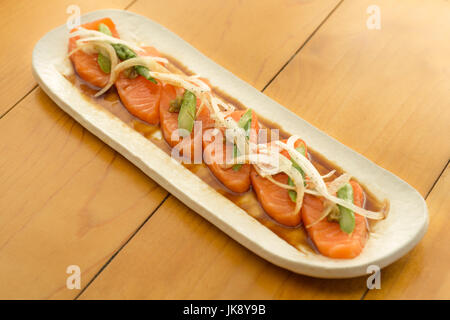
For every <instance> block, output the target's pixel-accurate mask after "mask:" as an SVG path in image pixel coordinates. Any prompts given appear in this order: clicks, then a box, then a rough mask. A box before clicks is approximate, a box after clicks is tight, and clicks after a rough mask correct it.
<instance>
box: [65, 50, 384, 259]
mask: <svg viewBox="0 0 450 320" xmlns="http://www.w3.org/2000/svg"><path fill="white" fill-rule="evenodd" d="M167 58H168V59H169V61H170V62H171V63H170V67H169V69H170V70H171V71H172V72H179V73H184V74H192V73H191V72H190V71H189V70H187V69H186V68H184V67H183V66H182V65H181V64H180V63H179V62H177V61H176V60H174V59H172V58H170V57H167ZM67 79H68V80H69V81H70V82H71V83H72V84H73V85H74V86H75V87H77V88H78V89H79V90H80V91H81V92H83V93H84V95H85V97H86V99H88V100H89V101H90V102H91V104H93V105H95V106H97V107H99V108H102V109H105V110H107V111H108V112H110V113H111V114H112V115H114V116H116V117H118V118H119V119H121V120H122V121H123V122H125V123H126V124H127V125H129V126H130V127H131V128H133V129H134V130H136V131H137V132H139V133H140V134H142V135H143V136H144V137H146V138H147V139H148V140H150V141H151V142H152V143H154V144H155V145H156V146H157V147H159V148H160V149H161V150H163V151H164V152H166V153H167V154H168V155H170V154H171V148H170V146H169V145H168V144H167V143H166V141H165V140H164V137H163V135H162V132H161V129H160V127H159V126H158V125H150V124H148V123H146V122H144V121H142V120H140V119H138V118H136V117H135V116H133V115H132V114H130V113H129V112H128V110H127V109H126V108H125V107H124V105H123V104H122V103H121V101H120V99H119V95H118V93H117V91H116V89H115V88H114V87H113V88H111V89H110V90H109V91H108V92H106V93H105V94H104V95H103V96H101V97H99V98H94V94H95V93H96V92H97V90H98V89H97V88H93V87H92V86H90V85H89V84H87V83H86V82H85V81H84V80H82V79H81V78H80V77H78V76H77V75H72V76H70V77H67ZM213 91H214V93H215V94H216V95H218V96H220V97H221V98H222V99H223V100H225V101H226V102H227V103H230V104H232V105H234V106H235V107H236V108H237V109H244V108H245V107H244V106H243V105H242V104H241V103H240V102H239V101H237V100H236V99H234V98H232V97H229V96H227V95H226V94H225V93H223V92H221V91H220V90H218V89H217V88H214V89H213ZM258 119H259V122H260V126H261V127H262V128H265V129H268V130H271V129H278V130H279V132H280V139H283V138H287V137H289V134H287V133H286V132H284V131H283V130H282V129H281V128H280V127H279V126H278V125H277V124H274V123H272V122H270V121H269V120H266V119H264V118H261V117H260V116H258ZM268 137H270V134H268ZM308 154H309V158H310V160H311V162H312V163H313V165H314V166H315V167H316V168H317V170H318V171H319V172H320V173H321V174H326V173H328V172H330V171H331V170H336V172H335V174H334V175H333V177H332V178H335V177H337V176H339V175H340V174H342V173H343V170H342V169H341V168H340V167H338V166H337V165H335V164H334V163H332V162H331V161H329V160H327V159H326V158H325V157H323V156H322V155H321V154H319V153H317V152H315V151H314V150H312V149H311V148H309V146H308ZM183 165H184V166H185V167H186V168H187V169H188V170H190V171H191V172H192V173H193V174H195V175H197V176H198V177H199V178H200V179H202V180H203V181H204V182H206V183H207V184H208V185H209V186H211V187H212V188H214V189H215V190H216V191H217V192H219V193H220V194H222V195H223V196H225V197H227V198H228V199H229V200H230V201H232V202H233V203H234V204H236V205H237V206H238V207H240V208H241V209H243V210H244V211H246V212H247V213H248V214H249V215H251V216H252V217H254V218H255V219H257V220H258V221H259V222H260V223H262V224H263V225H265V226H266V227H267V228H269V229H270V230H272V231H273V232H274V233H275V234H276V235H278V236H279V237H280V238H282V239H284V240H285V241H286V242H288V243H289V244H291V245H292V246H294V247H295V248H297V249H298V250H300V251H301V252H304V253H317V251H316V249H315V247H314V244H313V243H312V241H311V239H310V238H309V237H308V234H307V232H306V230H305V228H304V227H303V225H299V226H297V227H287V226H284V225H281V224H279V223H277V222H276V221H275V220H273V219H272V218H271V217H270V216H268V215H267V213H266V212H265V211H264V209H263V208H262V206H261V205H260V203H259V201H258V199H257V197H256V195H255V193H254V192H253V190H252V189H250V190H249V191H247V192H245V193H234V192H232V191H230V190H228V189H227V188H226V187H224V186H223V185H222V183H220V182H219V181H218V180H217V179H216V177H215V176H214V175H213V174H212V173H211V172H210V171H209V169H208V167H207V166H206V165H205V164H204V163H202V164H183ZM332 178H330V179H332ZM362 187H363V190H364V196H365V203H364V208H366V209H368V210H372V211H378V210H380V209H381V208H382V207H383V206H384V205H385V204H383V203H381V202H380V201H379V200H378V199H377V198H376V197H375V196H374V195H373V194H372V193H370V192H369V191H368V190H367V188H366V187H365V186H364V185H362ZM370 223H371V224H372V223H374V222H373V221H371V222H370Z"/></svg>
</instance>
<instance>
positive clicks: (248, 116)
mask: <svg viewBox="0 0 450 320" xmlns="http://www.w3.org/2000/svg"><path fill="white" fill-rule="evenodd" d="M251 123H252V109H248V110H247V111H246V112H245V113H244V114H243V115H242V116H241V118H240V119H239V122H238V126H239V127H241V128H242V129H244V130H245V131H248V129H250V127H251ZM247 135H248V134H247Z"/></svg>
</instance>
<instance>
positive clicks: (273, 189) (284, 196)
mask: <svg viewBox="0 0 450 320" xmlns="http://www.w3.org/2000/svg"><path fill="white" fill-rule="evenodd" d="M282 142H284V143H286V142H287V140H282ZM300 146H303V147H304V148H305V154H307V147H306V144H305V142H304V141H303V140H300V139H298V140H297V141H295V143H294V147H295V148H298V147H300ZM281 153H282V154H283V155H284V156H286V157H287V158H288V159H290V156H289V154H288V153H287V151H286V150H283V151H281ZM250 178H251V181H252V186H253V189H254V190H255V193H256V197H257V198H258V201H259V202H260V203H261V206H262V207H263V209H264V210H265V211H266V213H267V214H268V215H269V216H270V217H271V218H272V219H274V220H275V221H277V222H278V223H281V224H282V225H285V226H288V227H295V226H297V225H299V224H300V222H301V211H300V210H298V212H294V211H295V202H294V201H292V199H291V198H290V196H289V190H287V189H285V188H282V187H280V186H277V185H276V184H275V183H273V182H271V181H270V180H268V179H266V178H263V177H261V176H260V175H259V174H258V172H257V171H256V170H255V168H252V171H251V174H250ZM272 178H273V179H275V180H276V181H277V182H280V183H283V184H287V183H288V179H289V177H288V175H287V174H285V173H278V174H276V175H274V176H272Z"/></svg>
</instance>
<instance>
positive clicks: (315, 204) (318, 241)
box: [301, 181, 367, 259]
mask: <svg viewBox="0 0 450 320" xmlns="http://www.w3.org/2000/svg"><path fill="white" fill-rule="evenodd" d="M350 184H351V186H352V188H353V197H354V204H355V205H357V206H359V207H362V205H363V203H364V194H363V190H362V188H361V186H360V185H359V184H358V183H357V182H355V181H350ZM323 209H324V205H323V199H321V198H318V197H315V196H312V195H308V194H307V195H305V198H304V200H303V207H302V210H301V211H302V219H303V223H304V225H305V226H307V225H309V224H311V223H313V222H315V221H317V220H318V219H319V218H320V217H321V215H322V212H323ZM306 230H307V232H308V234H309V236H310V237H311V239H312V241H313V242H314V244H315V245H316V247H317V250H319V252H320V253H321V254H323V255H324V256H327V257H330V258H336V259H351V258H354V257H356V256H358V255H359V254H360V253H361V251H362V249H363V248H364V246H365V244H366V241H367V227H366V219H365V217H363V216H361V215H359V214H355V229H354V230H353V232H352V233H351V234H350V235H349V234H347V233H345V232H343V231H342V230H341V228H340V227H339V223H336V222H328V220H327V219H326V218H325V219H323V220H322V221H320V222H319V223H316V224H315V225H313V226H311V227H310V228H306Z"/></svg>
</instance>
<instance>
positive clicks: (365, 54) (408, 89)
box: [265, 0, 450, 195]
mask: <svg viewBox="0 0 450 320" xmlns="http://www.w3.org/2000/svg"><path fill="white" fill-rule="evenodd" d="M372 3H373V1H370V0H364V1H344V2H343V3H342V4H341V5H340V7H339V8H338V9H337V10H336V11H335V12H334V14H333V15H332V16H331V17H330V18H329V19H328V20H327V22H326V23H325V24H324V25H323V26H322V28H321V29H320V30H319V31H318V32H317V33H316V34H315V35H314V37H313V38H312V39H311V41H309V42H308V45H307V46H305V48H303V50H301V51H300V53H299V54H298V55H297V56H296V57H295V58H294V59H293V60H292V61H291V62H290V63H289V65H288V66H287V67H286V68H285V69H284V70H283V72H282V73H280V75H279V76H278V77H277V78H276V79H275V81H273V83H272V84H271V85H270V86H269V87H268V88H267V90H266V91H265V93H266V94H267V95H268V96H270V97H272V98H273V99H275V100H276V101H278V102H280V103H281V104H282V105H284V106H286V107H287V108H289V109H291V110H292V111H294V112H295V113H297V114H298V115H299V116H301V117H302V118H303V119H305V120H307V121H308V122H310V123H311V124H313V125H315V126H316V127H318V128H319V129H321V130H323V131H325V132H326V133H328V134H329V135H331V136H333V137H334V138H336V139H337V140H339V141H340V142H342V143H344V144H345V145H347V146H349V147H351V148H352V149H354V150H355V151H357V152H359V153H361V154H363V155H364V156H366V157H367V158H369V159H370V160H372V161H374V162H375V163H377V164H378V165H380V166H382V167H383V168H385V169H387V170H389V171H391V172H393V173H394V174H396V175H398V176H399V177H400V178H402V179H404V180H405V181H406V182H408V183H409V184H411V185H412V186H413V187H414V188H416V189H417V190H418V191H419V192H420V193H422V195H426V194H427V192H428V191H429V190H430V188H431V186H432V185H433V183H434V182H435V181H436V179H437V178H438V176H439V174H440V173H441V171H442V169H443V168H444V167H445V165H446V163H447V161H448V159H449V158H450V143H449V141H450V126H449V124H450V99H449V93H450V68H449V67H450V64H449V58H448V57H450V41H448V39H450V19H449V16H450V5H449V3H448V2H447V1H442V0H432V1H426V2H423V1H420V0H417V1H416V0H409V1H390V0H380V1H377V4H378V5H379V7H380V11H381V29H380V30H369V29H368V28H367V27H366V23H365V22H366V19H367V17H368V14H366V8H367V7H368V6H369V5H370V4H372ZM437 43H438V44H439V45H436V44H437ZM292 88H295V90H293V89H292ZM305 139H307V137H305Z"/></svg>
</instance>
